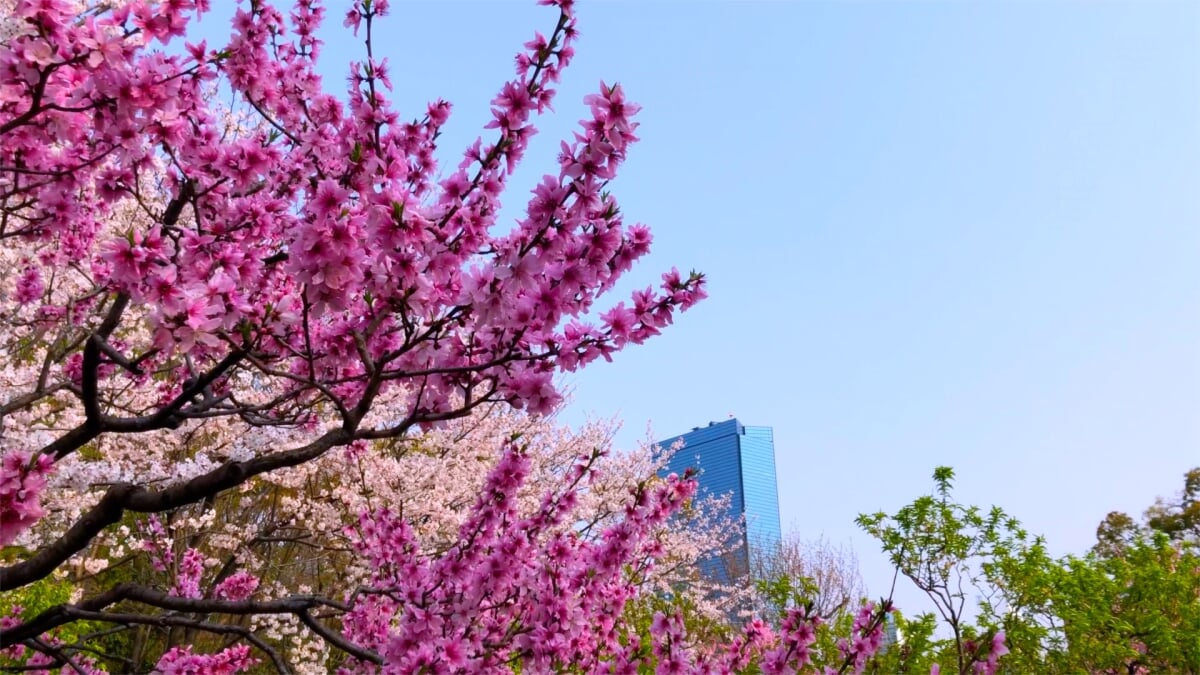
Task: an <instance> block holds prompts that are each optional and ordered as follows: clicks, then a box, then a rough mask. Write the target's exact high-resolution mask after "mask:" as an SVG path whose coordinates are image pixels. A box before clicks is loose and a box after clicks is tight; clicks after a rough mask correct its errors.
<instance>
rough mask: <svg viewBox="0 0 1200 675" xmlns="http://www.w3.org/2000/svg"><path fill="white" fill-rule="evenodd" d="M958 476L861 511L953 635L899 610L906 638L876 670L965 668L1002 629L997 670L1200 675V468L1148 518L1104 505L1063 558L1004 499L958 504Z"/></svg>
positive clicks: (944, 473) (930, 619)
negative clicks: (1088, 536)
mask: <svg viewBox="0 0 1200 675" xmlns="http://www.w3.org/2000/svg"><path fill="white" fill-rule="evenodd" d="M953 479H954V472H953V471H952V470H951V469H950V468H948V467H938V468H937V469H936V470H935V471H934V474H933V480H934V490H933V492H932V493H931V494H929V495H924V496H921V497H918V498H917V499H916V500H915V501H913V502H912V503H911V504H909V505H907V506H904V507H902V508H901V509H900V510H899V511H897V512H896V513H895V514H893V515H888V514H886V513H875V514H869V515H868V514H864V515H861V516H859V518H858V523H859V525H860V526H861V527H862V528H863V529H864V530H865V531H867V532H868V533H869V534H871V535H872V536H874V537H875V538H876V539H878V540H879V542H880V544H881V546H882V548H883V550H884V552H886V553H887V554H888V555H889V557H890V558H891V560H892V562H893V564H895V565H896V568H897V570H898V572H899V573H900V574H902V575H903V576H905V577H907V578H908V579H909V580H911V581H912V582H913V584H914V585H916V586H917V587H918V588H920V589H921V590H922V591H924V592H925V593H926V594H927V595H928V596H929V597H930V599H931V600H932V601H933V603H934V606H935V608H936V609H937V612H938V614H937V618H939V619H940V620H941V623H942V624H943V625H944V626H945V627H946V628H947V629H948V632H949V633H950V636H951V637H949V638H946V639H938V638H937V637H936V636H935V633H936V630H935V628H936V623H937V622H936V621H935V615H932V614H926V615H921V616H918V617H916V618H915V619H914V620H906V619H904V618H903V617H901V618H900V619H898V626H899V632H900V634H901V635H902V639H901V644H900V646H899V648H898V649H894V650H892V651H891V653H889V654H886V655H885V656H884V657H883V660H881V663H883V664H884V665H883V666H882V667H883V670H882V671H881V672H922V673H924V672H928V668H929V666H930V665H931V664H932V663H934V662H938V663H941V665H942V672H951V669H950V667H949V666H950V664H957V666H958V672H967V671H969V670H970V668H971V664H972V661H973V660H974V659H975V658H977V652H978V647H979V645H980V644H981V642H983V641H986V640H990V638H991V635H993V634H995V632H996V631H999V630H1003V631H1004V632H1005V637H1006V643H1007V645H1008V647H1009V649H1010V650H1011V652H1010V653H1009V654H1008V655H1007V656H1005V657H1004V658H1003V659H1002V660H1001V669H1002V671H1003V672H1009V673H1029V672H1039V673H1078V672H1092V673H1101V672H1128V673H1150V672H1179V673H1200V547H1198V546H1197V544H1196V543H1195V537H1194V536H1193V521H1192V520H1189V518H1190V514H1191V513H1192V510H1193V508H1194V505H1195V503H1196V499H1197V496H1200V495H1198V493H1200V470H1194V471H1192V472H1189V474H1188V476H1187V481H1186V484H1185V490H1184V493H1183V495H1182V496H1181V497H1180V498H1179V499H1178V500H1177V501H1176V502H1171V503H1168V502H1163V501H1162V500H1160V501H1159V502H1158V504H1156V505H1155V506H1154V507H1151V509H1150V510H1148V511H1147V523H1146V524H1145V525H1138V524H1136V523H1134V522H1133V520H1132V519H1131V518H1129V517H1128V516H1124V514H1119V513H1113V514H1109V516H1108V517H1107V518H1106V519H1105V521H1104V522H1103V523H1102V524H1101V526H1100V528H1099V529H1098V530H1097V538H1098V544H1097V547H1096V548H1095V549H1094V550H1093V551H1092V552H1090V553H1089V554H1088V555H1086V556H1082V557H1079V556H1068V557H1065V558H1062V559H1055V558H1052V557H1051V556H1050V555H1049V553H1048V552H1047V550H1046V546H1045V542H1044V541H1043V540H1042V539H1041V538H1040V537H1031V536H1030V535H1029V534H1028V533H1027V532H1026V531H1025V530H1024V529H1023V528H1022V527H1021V525H1020V523H1019V522H1018V521H1017V520H1016V519H1015V518H1012V517H1011V516H1008V515H1007V514H1005V513H1004V511H1003V510H1002V509H1000V508H999V507H992V508H990V509H987V510H984V509H981V508H980V507H977V506H968V505H963V504H959V503H958V502H956V501H954V499H953V497H952V494H951V488H952V486H953ZM968 593H970V594H971V595H973V596H974V597H975V598H976V601H975V603H974V604H973V605H972V606H970V607H968V605H967V595H968ZM889 659H890V660H889Z"/></svg>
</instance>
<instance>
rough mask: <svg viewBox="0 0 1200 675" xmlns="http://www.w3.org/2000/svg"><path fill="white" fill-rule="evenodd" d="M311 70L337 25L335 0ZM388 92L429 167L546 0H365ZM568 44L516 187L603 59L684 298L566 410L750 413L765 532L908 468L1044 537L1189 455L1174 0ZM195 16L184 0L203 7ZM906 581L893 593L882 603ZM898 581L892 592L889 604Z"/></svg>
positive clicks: (728, 7) (1136, 507) (746, 18)
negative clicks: (945, 471)
mask: <svg viewBox="0 0 1200 675" xmlns="http://www.w3.org/2000/svg"><path fill="white" fill-rule="evenodd" d="M330 4H331V14H332V15H333V16H331V21H330V23H331V24H333V25H334V26H337V27H338V33H337V34H338V35H345V36H346V37H338V38H336V39H335V38H334V37H333V34H331V36H330V40H329V44H328V45H327V47H326V54H325V60H326V64H327V67H328V68H329V70H328V71H327V72H328V73H329V75H330V79H329V81H328V83H329V86H330V88H340V87H342V83H343V82H344V73H345V72H346V71H345V69H344V67H343V65H344V62H345V60H347V59H349V58H360V55H361V53H362V51H361V46H359V45H358V44H357V43H355V42H352V41H351V40H349V39H348V34H343V33H341V30H340V20H341V17H340V15H341V12H342V10H341V9H340V8H341V7H343V5H344V3H340V2H332V3H330ZM393 4H394V5H395V11H396V14H397V15H396V16H394V17H392V18H391V19H389V20H388V21H387V22H386V23H385V24H384V27H383V30H382V32H381V42H380V45H381V48H382V52H383V54H385V55H387V56H389V57H390V58H391V63H392V67H393V75H392V79H393V81H394V83H395V85H396V87H397V92H396V96H397V98H398V99H399V100H401V101H402V102H403V104H404V107H405V109H406V110H408V111H411V112H412V114H414V115H415V114H417V113H418V112H419V111H420V108H419V107H418V106H422V105H423V102H424V101H425V100H427V99H431V98H434V97H438V96H441V97H444V98H446V99H448V100H450V101H451V102H452V103H454V104H455V106H456V112H455V115H454V116H453V117H452V119H451V122H450V124H449V126H448V128H447V134H446V137H445V141H444V143H443V148H444V149H445V150H447V151H448V154H447V155H446V157H447V159H448V160H450V161H453V162H454V163H457V158H458V155H457V153H458V152H459V151H460V149H461V148H462V147H464V146H465V144H466V142H467V141H468V140H469V139H471V138H473V137H474V135H476V134H477V133H478V131H479V129H480V128H481V127H482V125H483V124H484V122H486V120H487V114H488V113H487V103H488V100H489V99H490V98H491V97H492V95H493V94H494V92H495V91H496V90H497V88H498V86H499V84H500V83H501V82H502V81H503V80H504V79H505V78H507V77H508V76H509V74H510V73H511V63H512V61H511V57H512V55H513V54H515V52H516V50H517V49H519V47H520V44H521V43H522V42H523V41H524V40H526V39H528V37H530V36H531V34H532V31H533V30H535V29H540V30H542V31H544V32H548V31H549V29H550V28H552V27H553V20H554V15H553V12H552V10H548V9H546V8H539V7H537V6H535V5H534V3H532V2H508V1H499V0H497V1H493V2H479V3H467V2H457V1H448V2H437V3H433V2H424V3H412V2H393ZM579 17H580V29H581V33H582V39H581V41H580V43H579V50H578V57H577V59H576V61H575V63H574V64H573V65H572V67H571V68H570V69H568V71H567V72H566V76H565V81H564V83H563V85H562V87H561V88H560V98H559V99H558V105H557V106H556V107H557V109H558V113H559V114H558V115H557V116H556V117H554V118H551V119H549V120H542V121H541V122H540V123H539V124H538V126H539V129H541V132H542V133H541V134H540V135H539V137H538V138H537V139H536V140H535V143H534V145H533V146H532V148H531V150H530V152H529V154H528V156H527V159H526V163H525V166H524V168H523V169H522V170H521V172H520V173H519V174H518V176H517V177H516V179H515V181H514V187H515V188H516V189H515V190H514V191H513V192H511V193H510V196H509V198H508V200H507V202H506V204H507V205H508V206H510V207H512V208H513V209H514V214H515V209H516V208H519V206H520V205H521V204H523V203H524V201H525V199H526V192H525V190H526V189H528V188H531V187H532V186H533V184H534V182H535V180H536V178H537V177H538V176H540V174H541V173H543V172H547V171H552V170H553V169H554V168H555V165H554V157H555V154H556V152H557V146H558V141H559V139H561V138H565V137H567V135H568V134H569V132H570V131H571V129H572V128H573V127H574V124H575V122H576V121H577V120H578V119H580V118H581V117H582V116H583V114H584V110H585V109H584V106H583V105H582V103H581V99H582V97H583V95H584V94H586V93H589V92H590V91H592V90H594V89H595V88H596V87H597V85H598V83H599V81H600V80H601V79H605V80H607V81H609V82H612V81H620V82H621V83H622V84H623V85H624V87H625V88H626V91H627V93H628V95H629V96H630V98H632V99H633V100H635V101H637V102H639V103H641V104H642V105H643V106H644V110H643V112H642V114H641V116H640V121H641V122H642V127H641V130H640V133H641V136H642V138H643V141H642V142H641V143H640V144H639V145H637V146H635V147H634V148H633V149H632V150H631V153H630V158H629V162H628V164H627V165H626V168H625V171H624V172H623V173H622V174H621V177H620V178H619V179H618V181H617V182H616V183H615V186H614V193H615V194H616V195H617V196H618V198H619V199H620V200H621V201H622V207H623V211H624V213H625V214H626V216H627V218H629V219H631V220H640V221H642V222H645V223H647V224H649V225H650V226H651V227H652V228H653V231H654V233H655V247H654V252H653V254H652V255H651V256H650V257H649V258H648V259H646V260H645V261H644V262H643V263H642V264H640V265H639V266H638V267H637V268H636V269H635V270H634V272H632V273H631V274H630V277H629V279H630V283H628V284H625V285H624V286H623V291H625V292H627V291H628V290H629V289H631V288H634V287H636V286H644V285H646V284H648V283H651V282H654V281H656V280H657V278H658V275H659V274H660V273H661V272H662V271H664V270H666V269H669V268H670V267H671V266H672V265H677V266H679V267H680V269H682V270H684V271H686V270H687V269H690V268H696V269H699V270H702V271H704V272H705V273H707V274H708V276H709V279H710V286H709V293H710V296H711V297H710V299H709V300H707V301H705V302H704V303H702V304H701V305H699V306H697V307H696V308H695V309H693V310H692V311H691V312H689V313H687V314H685V315H683V316H682V317H680V318H679V320H678V321H677V323H676V325H675V326H673V327H672V328H670V329H669V330H668V331H667V332H666V333H665V334H664V335H663V336H661V337H660V338H657V339H655V340H652V341H651V342H650V343H648V344H646V345H644V346H642V347H637V348H630V349H629V350H627V351H626V352H625V353H622V354H620V355H618V357H617V359H616V361H615V362H614V363H612V364H606V363H600V364H597V365H595V366H594V367H590V368H588V369H587V370H586V371H585V372H583V373H580V374H578V375H576V376H573V377H572V378H571V379H570V380H569V382H570V384H571V385H572V386H573V387H574V390H575V397H574V403H573V404H572V405H571V407H570V408H569V409H568V410H567V411H566V412H565V413H564V419H566V420H567V421H571V422H575V421H579V420H581V419H583V418H584V416H586V415H588V414H592V415H599V416H619V417H620V418H621V419H623V420H624V421H625V429H624V430H623V432H622V433H621V434H620V436H619V439H618V440H619V441H620V443H621V444H622V445H625V446H629V445H632V444H634V443H636V442H637V441H638V440H639V439H641V438H643V437H644V436H645V429H646V424H647V422H650V423H652V425H653V429H654V432H655V433H656V434H657V435H658V436H660V437H666V436H671V435H674V434H677V433H680V432H683V431H687V430H688V429H690V428H691V427H693V426H697V425H702V424H705V423H707V422H708V421H710V420H722V419H727V418H728V417H729V415H730V414H731V413H732V414H734V415H736V416H737V417H739V418H740V419H741V420H742V421H743V422H744V423H747V424H752V425H767V426H772V427H774V429H775V443H776V455H777V466H778V476H779V483H780V502H781V504H780V506H781V511H782V518H783V522H784V525H785V529H786V528H788V527H790V528H792V529H795V530H797V531H799V532H800V533H802V535H804V536H808V537H816V536H819V535H822V534H824V535H825V536H826V537H828V538H830V539H832V540H834V541H839V542H844V541H850V542H853V545H854V547H855V549H856V550H857V552H858V555H859V558H860V560H861V562H862V564H863V569H864V574H865V575H866V579H867V582H868V585H869V586H870V590H871V592H872V593H873V594H876V595H878V594H881V593H884V592H886V590H887V583H888V582H889V581H890V578H891V575H890V570H889V569H888V568H887V565H886V562H885V561H884V560H883V559H882V556H881V555H880V554H879V553H878V551H877V549H876V548H875V546H874V545H873V543H872V542H871V541H870V540H868V539H867V538H865V537H864V536H863V535H860V534H858V533H857V530H856V528H855V526H854V524H853V519H854V517H855V515H856V514H857V513H859V512H861V511H874V510H879V509H886V510H895V509H896V508H898V507H899V506H901V505H903V504H904V503H907V502H908V501H910V500H911V499H912V498H914V497H915V496H917V495H918V494H920V493H921V492H922V491H926V490H928V489H930V486H931V480H930V475H931V473H932V470H933V468H934V466H936V465H939V464H949V465H952V466H953V467H955V469H956V470H957V472H958V475H959V480H958V487H957V494H958V496H959V497H960V498H961V499H962V500H964V501H968V502H971V503H977V504H981V505H991V504H999V505H1001V506H1003V507H1004V508H1005V509H1007V510H1008V511H1009V512H1011V513H1012V514H1014V515H1016V516H1017V517H1019V518H1020V519H1021V520H1022V521H1023V522H1024V523H1025V524H1026V525H1027V526H1028V528H1029V529H1030V530H1031V531H1033V532H1035V533H1042V534H1045V535H1046V536H1047V538H1048V540H1049V542H1050V546H1051V550H1052V551H1053V552H1056V553H1066V552H1082V551H1083V550H1085V549H1086V548H1087V547H1088V546H1089V545H1090V543H1091V541H1092V537H1093V533H1094V530H1095V526H1096V524H1097V523H1098V521H1099V520H1100V519H1101V518H1102V517H1103V516H1104V515H1105V513H1107V512H1108V511H1110V510H1114V509H1121V510H1126V511H1129V512H1131V513H1139V512H1140V511H1141V510H1142V509H1143V508H1144V507H1145V506H1147V505H1148V504H1150V503H1151V502H1152V501H1153V499H1154V497H1155V496H1156V495H1159V494H1169V493H1173V492H1174V491H1176V490H1177V489H1178V488H1179V487H1181V486H1182V475H1183V472H1184V471H1185V470H1186V469H1188V468H1189V467H1191V466H1196V465H1200V264H1198V263H1200V4H1198V3H1195V2H1128V3H1120V2H1101V3H1090V2H1088V3H1085V2H1046V3H1034V2H1019V3H1008V2H1006V3H949V2H914V3H899V2H888V3H877V2H845V3H834V2H761V3H749V2H733V1H730V2H682V1H678V2H647V1H639V2H632V1H631V2H586V1H584V2H581V3H580V7H579ZM205 23H206V24H207V25H209V26H211V20H209V21H206V22H205ZM911 597H912V596H911V595H910V594H908V593H901V594H899V598H900V599H901V600H902V601H904V600H906V599H907V598H911ZM904 604H909V605H910V606H911V602H905V603H904Z"/></svg>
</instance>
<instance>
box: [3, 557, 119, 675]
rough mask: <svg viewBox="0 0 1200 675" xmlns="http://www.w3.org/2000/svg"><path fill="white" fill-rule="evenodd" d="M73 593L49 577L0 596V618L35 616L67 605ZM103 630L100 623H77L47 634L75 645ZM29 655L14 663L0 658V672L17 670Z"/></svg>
mask: <svg viewBox="0 0 1200 675" xmlns="http://www.w3.org/2000/svg"><path fill="white" fill-rule="evenodd" d="M74 590H75V586H73V585H72V584H71V583H70V582H68V581H64V580H62V579H59V578H56V577H53V576H50V577H46V578H45V579H41V580H38V581H35V582H33V583H32V584H29V585H28V586H23V587H21V588H19V589H16V590H13V591H6V592H5V593H4V594H3V595H0V616H12V615H14V614H17V615H20V616H22V617H25V618H32V617H35V616H37V615H38V614H41V613H42V612H44V611H46V610H48V609H50V608H51V607H55V606H57V605H61V604H64V603H67V602H70V600H71V595H72V594H73V592H74ZM103 628H105V625H104V624H100V623H97V622H94V621H77V622H74V623H69V624H67V625H65V626H62V627H61V628H58V629H55V630H54V631H52V632H51V633H50V637H51V638H53V639H55V640H59V641H61V642H62V643H63V644H77V643H82V642H85V641H87V636H90V635H92V634H94V633H97V632H99V631H101V630H102V629H103ZM29 654H30V652H26V654H25V655H23V656H22V657H21V658H19V659H15V660H14V659H12V658H9V657H6V656H0V670H6V669H18V670H19V669H20V668H21V665H22V664H23V663H24V659H25V658H26V657H27V656H28V655H29Z"/></svg>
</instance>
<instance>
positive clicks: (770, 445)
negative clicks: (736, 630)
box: [659, 419, 781, 581]
mask: <svg viewBox="0 0 1200 675" xmlns="http://www.w3.org/2000/svg"><path fill="white" fill-rule="evenodd" d="M679 441H683V444H684V445H683V447H682V448H681V449H680V450H679V451H678V452H676V453H675V454H674V455H673V456H672V457H671V461H670V462H669V463H668V465H667V467H666V468H665V469H664V471H665V472H667V473H671V472H674V473H678V474H683V472H684V470H686V469H687V468H689V467H691V468H694V469H697V470H699V471H700V475H699V476H698V481H699V490H698V492H697V496H698V497H704V496H705V495H717V496H721V495H725V494H728V495H729V496H730V500H729V515H730V516H731V517H732V518H734V519H737V520H742V519H743V518H744V522H745V524H746V529H745V531H744V532H743V533H741V535H740V536H741V541H740V542H733V543H734V544H735V545H736V550H735V551H734V552H733V553H732V554H731V556H730V559H728V560H724V561H715V560H710V561H705V562H703V563H701V570H702V571H704V572H705V573H706V574H710V575H711V574H716V575H719V576H720V577H723V578H724V580H726V581H727V580H729V577H730V576H731V573H732V576H740V574H741V573H745V572H747V571H749V568H750V558H751V554H752V551H754V550H755V549H759V548H762V549H765V550H770V549H771V548H773V547H774V546H775V545H776V544H778V543H779V539H780V537H781V533H780V530H781V528H780V523H779V489H778V485H777V483H776V480H775V439H774V434H773V433H772V431H771V428H770V427H747V426H743V425H742V423H741V422H739V421H738V420H736V419H731V420H726V421H724V422H713V423H711V424H709V425H708V426H707V427H698V428H696V429H693V430H692V431H690V432H688V433H686V434H682V435H679V436H675V437H672V438H668V439H665V440H663V441H661V442H659V445H660V446H661V447H662V448H664V449H668V448H671V447H672V446H673V445H674V444H675V443H677V442H679ZM731 567H732V568H733V569H730V568H731Z"/></svg>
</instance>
